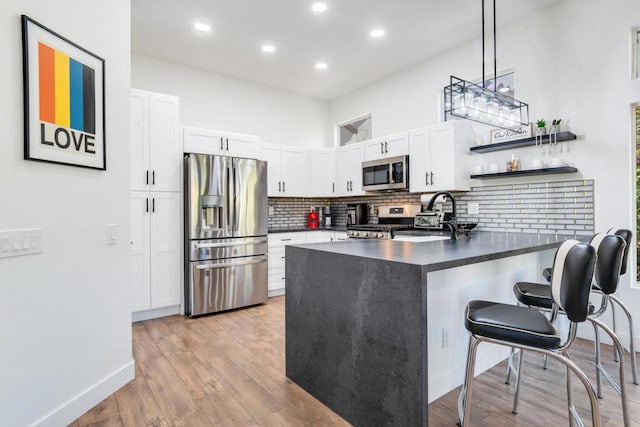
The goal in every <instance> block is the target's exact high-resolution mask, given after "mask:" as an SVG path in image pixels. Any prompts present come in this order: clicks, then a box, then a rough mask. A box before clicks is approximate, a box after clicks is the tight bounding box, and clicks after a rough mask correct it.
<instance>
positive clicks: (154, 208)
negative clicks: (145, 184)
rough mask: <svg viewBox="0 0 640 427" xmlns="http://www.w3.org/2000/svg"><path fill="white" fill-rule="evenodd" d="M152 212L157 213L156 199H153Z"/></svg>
mask: <svg viewBox="0 0 640 427" xmlns="http://www.w3.org/2000/svg"><path fill="white" fill-rule="evenodd" d="M151 212H153V213H155V212H156V198H155V197H154V198H153V199H151Z"/></svg>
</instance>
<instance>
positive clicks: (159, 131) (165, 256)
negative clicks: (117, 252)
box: [130, 89, 182, 321]
mask: <svg viewBox="0 0 640 427" xmlns="http://www.w3.org/2000/svg"><path fill="white" fill-rule="evenodd" d="M130 105H131V124H130V126H131V128H130V147H131V264H132V283H131V311H132V312H133V320H134V321H136V320H144V319H148V318H153V317H159V316H163V315H169V314H177V313H179V312H180V302H181V301H180V296H181V290H182V287H181V283H182V277H181V266H182V262H181V260H182V246H181V224H182V221H181V212H182V198H181V182H182V180H181V176H180V175H181V159H182V149H181V146H180V129H179V121H180V116H179V106H180V104H179V99H178V98H177V97H174V96H169V95H163V94H159V93H154V92H147V91H142V90H137V89H132V90H131V97H130Z"/></svg>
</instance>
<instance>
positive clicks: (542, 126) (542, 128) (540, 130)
mask: <svg viewBox="0 0 640 427" xmlns="http://www.w3.org/2000/svg"><path fill="white" fill-rule="evenodd" d="M536 126H537V127H536V135H546V134H547V122H546V121H545V120H544V119H540V120H538V121H537V122H536Z"/></svg>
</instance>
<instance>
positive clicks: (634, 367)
mask: <svg viewBox="0 0 640 427" xmlns="http://www.w3.org/2000/svg"><path fill="white" fill-rule="evenodd" d="M607 234H613V235H616V236H620V237H622V238H623V239H624V241H625V243H626V244H627V245H626V246H625V248H624V255H623V257H622V265H621V266H620V276H624V275H625V274H626V273H627V261H628V256H629V248H630V247H631V240H632V238H633V233H632V232H631V230H627V229H623V228H611V229H610V230H609V231H607ZM551 274H552V269H551V268H545V269H544V270H543V271H542V276H543V277H544V279H545V280H546V281H547V282H550V281H551ZM594 292H596V293H602V292H601V290H600V289H599V288H598V287H597V286H596V287H595V289H594ZM614 292H615V291H614ZM609 301H610V302H611V305H609V307H611V318H612V320H613V321H612V326H613V332H614V333H615V334H616V335H617V334H618V330H617V328H616V310H615V307H616V305H618V307H620V309H621V310H622V312H623V313H624V314H625V315H626V316H627V321H628V325H629V353H630V354H631V372H632V374H633V383H634V384H635V385H638V362H637V356H636V346H635V340H636V339H635V334H634V333H633V317H632V316H631V311H630V310H629V309H628V308H627V306H626V305H624V303H623V302H622V301H621V300H620V299H619V298H618V297H616V296H615V295H613V294H609ZM534 305H535V306H537V307H542V306H541V305H537V304H534ZM596 351H600V348H599V347H598V348H597V349H596ZM614 360H615V361H616V362H618V361H619V354H618V350H617V349H614ZM545 362H546V360H545ZM545 367H546V363H545ZM598 394H600V393H598Z"/></svg>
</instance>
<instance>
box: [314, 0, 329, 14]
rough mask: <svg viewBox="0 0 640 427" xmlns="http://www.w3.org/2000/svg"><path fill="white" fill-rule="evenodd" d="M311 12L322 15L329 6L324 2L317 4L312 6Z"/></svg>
mask: <svg viewBox="0 0 640 427" xmlns="http://www.w3.org/2000/svg"><path fill="white" fill-rule="evenodd" d="M311 10H313V11H314V12H317V13H321V12H324V11H326V10H327V4H326V3H322V2H320V1H319V2H316V3H314V4H312V5H311Z"/></svg>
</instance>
